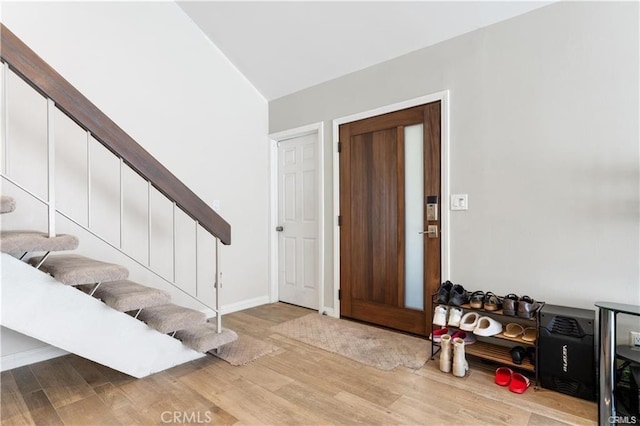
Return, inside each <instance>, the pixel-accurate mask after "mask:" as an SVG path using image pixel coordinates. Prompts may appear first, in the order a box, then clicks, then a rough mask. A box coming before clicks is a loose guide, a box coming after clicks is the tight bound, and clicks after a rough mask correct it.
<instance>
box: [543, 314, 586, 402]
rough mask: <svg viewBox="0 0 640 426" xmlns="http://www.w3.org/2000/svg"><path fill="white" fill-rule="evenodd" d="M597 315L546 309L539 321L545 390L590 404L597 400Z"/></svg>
mask: <svg viewBox="0 0 640 426" xmlns="http://www.w3.org/2000/svg"><path fill="white" fill-rule="evenodd" d="M594 327H595V311H592V310H588V309H577V308H569V307H566V306H556V305H544V306H543V307H542V309H540V313H539V321H538V378H539V379H540V385H541V386H542V387H543V388H546V389H551V390H554V391H558V392H562V393H565V394H567V395H571V396H575V397H578V398H582V399H587V400H590V401H595V400H596V396H597V370H596V346H595V339H594Z"/></svg>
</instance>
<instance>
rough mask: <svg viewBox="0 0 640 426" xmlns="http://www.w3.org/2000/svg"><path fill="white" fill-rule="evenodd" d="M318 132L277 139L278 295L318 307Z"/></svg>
mask: <svg viewBox="0 0 640 426" xmlns="http://www.w3.org/2000/svg"><path fill="white" fill-rule="evenodd" d="M318 155H319V153H318V134H317V133H313V134H309V135H305V136H299V137H295V138H292V139H287V140H284V141H280V142H278V228H277V229H276V230H277V231H279V232H278V298H279V300H281V301H283V302H287V303H292V304H295V305H299V306H304V307H307V308H311V309H318V305H319V282H318V268H319V261H318V259H319V249H318V248H319V241H318V183H319V182H318V170H317V168H318V166H317V164H318Z"/></svg>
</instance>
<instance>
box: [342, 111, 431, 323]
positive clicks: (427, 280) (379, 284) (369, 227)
mask: <svg viewBox="0 0 640 426" xmlns="http://www.w3.org/2000/svg"><path fill="white" fill-rule="evenodd" d="M416 125H422V127H419V128H421V131H422V147H419V148H420V151H421V153H420V154H419V155H421V156H422V167H421V170H420V172H419V176H417V177H416V175H415V170H414V171H411V176H413V177H410V178H407V176H408V174H407V175H405V164H408V163H410V162H411V163H415V161H412V160H415V158H412V157H411V156H409V157H407V156H406V154H405V130H409V128H411V129H412V130H415V127H412V126H416ZM339 131H340V142H341V152H340V216H341V228H340V290H341V291H340V294H341V296H340V313H341V315H342V316H344V317H348V318H353V319H357V320H361V321H365V322H369V323H374V324H379V325H383V326H386V327H391V328H395V329H398V330H403V331H407V332H411V333H416V334H420V335H427V334H428V332H429V330H430V328H431V317H430V314H431V297H430V295H431V294H432V293H433V292H434V291H435V290H436V289H437V287H438V285H439V283H440V222H439V219H440V211H439V210H440V205H441V203H440V200H441V194H440V102H434V103H430V104H426V105H422V106H418V107H413V108H409V109H405V110H401V111H397V112H393V113H389V114H384V115H380V116H376V117H372V118H367V119H364V120H360V121H355V122H352V123H347V124H343V125H341V126H340V129H339ZM412 149H413V148H412ZM411 152H413V151H411ZM419 163H420V161H418V165H419V166H420V164H419ZM407 173H409V172H407ZM408 179H409V180H408ZM411 179H416V180H418V181H419V180H420V179H422V180H423V181H422V182H417V184H419V187H420V188H423V191H420V190H419V191H418V192H420V193H419V194H417V196H418V197H420V199H419V200H416V199H415V198H416V192H415V189H414V190H413V193H412V194H413V195H412V198H411V200H408V199H406V197H405V189H406V187H407V186H412V187H413V186H414V183H416V182H413V181H412V180H411ZM407 193H408V192H407ZM429 196H437V200H438V207H437V210H438V215H437V219H438V220H427V219H428V217H427V214H426V205H425V201H426V200H427V197H429ZM416 201H417V204H416ZM421 204H422V205H421ZM416 205H417V206H418V207H417V208H418V209H422V208H423V207H424V219H422V216H420V219H419V223H418V224H417V226H418V228H422V229H413V230H408V229H406V226H407V223H408V221H409V220H410V219H407V218H409V217H410V216H408V215H407V211H406V207H407V206H412V207H411V209H412V210H413V209H415V208H416V207H415V206H416ZM421 211H422V210H421ZM420 222H421V223H420ZM428 225H436V226H437V229H438V234H437V237H435V236H434V237H433V238H432V237H429V236H427V234H424V235H423V236H421V237H420V238H421V239H420V240H419V243H418V244H419V245H420V244H422V245H423V246H422V247H419V249H420V250H419V251H420V252H422V253H423V256H421V257H422V259H421V260H422V264H421V265H418V266H419V269H420V270H421V271H423V272H422V274H421V276H422V282H421V283H418V285H420V284H422V289H420V290H421V291H422V293H421V295H420V296H419V297H421V298H423V300H421V301H419V302H421V303H419V305H420V306H418V307H416V306H415V305H416V304H415V300H414V301H413V302H411V303H408V301H409V300H408V299H407V297H408V295H409V291H408V290H409V289H408V287H407V286H406V285H405V284H406V282H407V277H408V276H410V275H411V274H412V272H415V271H414V270H412V268H411V266H407V265H406V264H405V262H406V259H407V256H411V255H412V254H414V253H412V252H411V251H409V252H407V248H406V243H407V240H409V239H412V238H417V237H416V236H417V234H418V232H420V231H422V230H427V227H428ZM414 226H415V224H414ZM419 261H420V259H418V262H419ZM414 264H415V263H414ZM419 278H420V277H419ZM412 291H413V290H412ZM413 297H414V298H415V296H413ZM408 305H412V306H411V307H410V306H408Z"/></svg>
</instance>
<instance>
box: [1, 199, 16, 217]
mask: <svg viewBox="0 0 640 426" xmlns="http://www.w3.org/2000/svg"><path fill="white" fill-rule="evenodd" d="M15 209H16V200H15V199H14V198H13V197H9V196H8V195H2V196H0V213H11V212H12V211H14V210H15Z"/></svg>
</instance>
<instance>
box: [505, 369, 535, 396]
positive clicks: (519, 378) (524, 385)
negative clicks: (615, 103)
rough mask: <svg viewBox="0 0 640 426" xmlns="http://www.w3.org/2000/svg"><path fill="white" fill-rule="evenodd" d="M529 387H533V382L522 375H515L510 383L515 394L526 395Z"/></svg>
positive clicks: (510, 387)
mask: <svg viewBox="0 0 640 426" xmlns="http://www.w3.org/2000/svg"><path fill="white" fill-rule="evenodd" d="M529 386H531V382H530V381H529V379H528V378H527V377H525V376H523V375H522V374H520V373H513V375H512V376H511V383H509V390H510V391H511V392H515V393H524V392H525V391H526V390H527V389H528V388H529Z"/></svg>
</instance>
